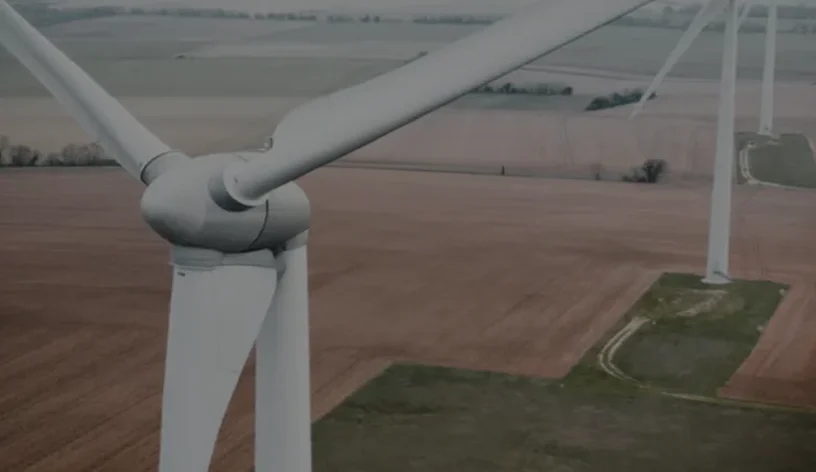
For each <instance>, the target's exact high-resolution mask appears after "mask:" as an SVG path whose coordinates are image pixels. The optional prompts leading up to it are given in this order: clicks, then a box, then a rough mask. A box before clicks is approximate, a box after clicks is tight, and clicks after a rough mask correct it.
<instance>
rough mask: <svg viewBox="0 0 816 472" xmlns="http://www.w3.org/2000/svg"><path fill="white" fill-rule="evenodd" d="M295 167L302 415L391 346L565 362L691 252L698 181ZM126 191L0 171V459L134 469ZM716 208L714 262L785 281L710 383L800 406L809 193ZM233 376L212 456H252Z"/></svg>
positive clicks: (804, 387) (139, 427)
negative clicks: (718, 229) (300, 237)
mask: <svg viewBox="0 0 816 472" xmlns="http://www.w3.org/2000/svg"><path fill="white" fill-rule="evenodd" d="M302 183H303V185H304V187H305V188H306V189H307V191H308V193H309V195H310V197H311V198H312V202H313V206H314V226H313V227H314V231H313V237H312V243H311V248H312V249H311V253H310V257H311V259H310V266H311V289H312V295H311V296H312V298H311V299H312V310H313V311H312V352H313V362H312V366H313V373H312V379H313V405H314V415H315V417H318V416H320V415H321V414H323V413H325V412H326V411H328V410H329V409H330V408H331V407H332V406H333V405H335V404H336V403H337V402H339V401H340V400H342V398H343V397H344V396H345V395H347V394H348V393H350V392H351V391H353V389H354V388H356V387H357V386H358V385H359V384H360V383H361V382H362V381H363V380H364V379H366V378H367V377H369V376H371V375H374V374H376V373H377V372H378V371H379V370H380V369H382V368H383V367H384V366H385V365H387V363H388V362H389V361H392V360H395V359H408V360H415V361H420V362H427V363H435V364H445V365H452V366H462V367H473V368H482V369H493V370H500V371H507V372H512V373H520V374H529V375H540V376H549V377H553V376H561V375H564V374H565V373H566V372H567V371H568V370H569V368H570V367H571V366H572V365H573V363H574V362H575V361H576V360H578V359H579V358H580V357H581V355H582V354H583V352H584V351H585V350H586V349H587V348H589V347H590V346H591V345H592V344H593V343H594V342H595V341H596V340H597V339H598V338H599V337H600V335H601V334H602V333H603V332H604V331H606V330H607V329H608V328H609V327H610V326H612V325H613V324H614V323H615V321H616V320H617V319H618V317H619V316H621V315H622V314H623V313H624V312H625V311H626V310H627V309H628V308H629V306H630V305H631V304H632V303H633V302H634V301H635V299H636V298H637V297H638V296H639V294H640V293H641V292H642V291H643V290H645V288H646V287H647V286H648V285H649V284H650V283H651V281H652V280H653V278H654V277H655V276H656V275H657V274H658V273H660V272H661V271H665V270H674V271H699V270H701V269H702V267H703V265H704V257H705V244H706V230H707V214H708V195H709V190H708V189H707V188H706V187H700V186H668V185H666V186H640V185H632V184H622V183H604V182H591V181H566V180H564V181H559V180H545V179H519V178H502V177H486V176H482V177H479V176H466V175H451V174H431V173H411V172H386V171H372V170H352V169H325V170H321V171H318V172H316V173H314V174H313V175H311V176H309V177H307V178H305V179H304V181H303V182H302ZM140 193H141V188H140V187H139V186H138V185H136V184H135V183H134V182H132V181H131V180H130V179H129V178H127V176H126V175H124V174H123V173H122V172H120V171H118V170H106V169H64V170H56V169H39V170H22V171H13V170H11V171H4V172H2V173H0V225H2V228H0V261H2V265H0V275H1V276H2V278H0V470H3V471H9V472H21V471H72V472H81V471H86V470H103V471H111V472H114V471H115V472H122V471H142V470H145V471H146V470H154V467H155V464H156V462H155V461H156V454H157V450H158V426H159V414H160V410H159V408H160V403H161V401H160V394H161V379H162V369H163V355H164V342H165V331H166V322H167V319H166V313H167V305H168V300H169V282H170V271H169V269H168V267H167V255H168V251H167V247H166V245H165V243H164V242H163V241H161V240H159V239H158V238H157V237H156V236H154V235H153V234H152V233H151V232H150V231H149V230H148V228H147V227H146V225H145V224H144V223H143V222H142V221H141V218H140V215H139V196H140ZM734 206H735V218H734V220H735V221H734V240H733V246H732V248H733V256H732V261H733V262H732V267H733V273H734V275H736V276H740V277H763V278H771V279H774V280H780V281H786V282H790V283H792V284H794V289H793V291H792V292H791V296H790V297H789V298H788V299H787V300H786V301H785V304H784V306H783V308H782V310H781V312H780V313H779V314H778V315H777V316H776V318H775V319H774V321H773V322H772V323H771V326H769V327H768V329H767V331H766V333H765V336H764V337H763V339H762V341H761V343H760V346H759V347H758V349H757V350H756V352H755V354H754V356H752V358H751V359H750V360H749V362H747V363H746V365H745V366H743V369H742V370H741V371H740V374H739V375H738V378H739V381H738V382H737V381H734V382H732V384H733V385H732V386H731V388H730V389H729V393H731V394H734V395H741V396H748V397H751V396H760V397H763V398H769V397H774V396H776V397H779V396H780V395H782V396H783V397H786V398H788V397H789V398H793V399H795V400H797V401H799V402H804V403H810V404H816V382H815V381H814V379H816V357H814V355H813V350H814V347H815V346H816V341H815V340H814V338H813V336H810V335H809V333H812V332H813V331H812V330H813V328H814V327H813V326H811V325H813V324H814V322H813V321H812V317H811V316H809V315H810V314H811V313H812V312H813V306H814V303H816V302H814V293H816V291H814V290H813V288H814V280H816V273H815V272H816V271H814V268H813V261H814V260H816V245H814V244H813V243H812V235H813V234H814V232H816V217H815V216H813V211H812V209H813V208H814V206H816V193H815V192H809V191H785V190H779V189H763V188H738V189H737V190H736V194H735V197H734ZM250 365H251V362H250ZM252 383H253V379H252V369H251V368H250V369H248V370H247V372H246V374H245V376H244V378H243V380H242V382H241V384H240V385H239V388H238V392H237V393H236V395H235V398H234V400H233V403H232V405H231V408H230V410H229V413H228V417H227V419H226V423H225V427H224V429H223V430H222V435H221V439H220V440H219V444H218V448H217V453H216V456H215V466H214V469H213V470H217V471H234V470H248V469H249V467H250V465H251V461H252V447H253V446H252V439H251V438H252V428H253V418H252V407H253V406H252ZM794 390H795V391H797V392H799V394H798V396H796V397H795V398H794V397H793V396H792V395H790V394H788V393H785V392H789V391H794Z"/></svg>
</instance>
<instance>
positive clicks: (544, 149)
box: [0, 84, 816, 181]
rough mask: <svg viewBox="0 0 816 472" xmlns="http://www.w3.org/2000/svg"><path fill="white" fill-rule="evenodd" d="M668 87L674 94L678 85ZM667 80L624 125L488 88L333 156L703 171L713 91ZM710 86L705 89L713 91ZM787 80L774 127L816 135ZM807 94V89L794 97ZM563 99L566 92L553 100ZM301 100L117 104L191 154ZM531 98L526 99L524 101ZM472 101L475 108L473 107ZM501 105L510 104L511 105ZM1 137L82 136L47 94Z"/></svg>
mask: <svg viewBox="0 0 816 472" xmlns="http://www.w3.org/2000/svg"><path fill="white" fill-rule="evenodd" d="M677 87H679V88H680V89H679V90H678V89H677ZM677 87H676V88H672V87H669V93H668V94H667V95H665V96H663V95H661V96H660V97H659V98H658V99H657V100H653V101H651V102H649V104H648V106H647V107H646V108H645V111H644V113H643V115H641V116H640V117H639V118H638V119H636V120H634V121H629V120H628V119H627V118H628V114H629V112H630V110H631V108H630V107H621V108H618V109H612V110H604V111H600V112H593V113H584V112H574V111H564V110H553V109H550V108H549V107H550V105H548V100H549V99H547V98H540V97H535V99H533V100H531V98H529V97H527V98H524V97H522V98H520V99H514V100H518V101H519V103H521V102H526V103H527V108H526V109H507V108H504V107H505V105H507V104H505V105H502V108H489V107H487V106H486V103H487V102H489V101H491V100H503V99H504V98H503V97H496V96H494V95H492V94H484V95H480V96H476V95H471V96H468V97H467V98H466V99H465V100H463V101H462V102H461V103H460V104H458V105H456V106H450V107H445V108H443V109H441V110H439V111H436V112H434V113H431V114H429V115H427V116H425V117H423V118H421V119H419V120H418V121H416V122H414V123H412V124H410V125H408V126H406V127H405V128H403V129H400V130H398V131H396V132H394V133H392V134H390V135H388V136H386V137H384V138H382V139H380V140H378V141H376V142H375V143H372V144H371V145H369V146H366V147H364V148H362V149H360V150H358V151H357V152H355V153H353V154H351V155H349V156H348V157H346V158H345V159H344V161H345V162H352V161H358V162H366V163H377V164H384V165H391V166H394V165H405V164H411V165H418V166H427V167H431V168H441V167H446V168H455V169H462V170H471V171H474V172H480V173H493V174H498V173H500V170H501V167H502V166H505V167H506V168H507V170H508V172H507V173H508V174H521V175H544V176H551V177H577V178H593V174H594V172H595V170H596V169H601V170H602V173H603V174H605V177H608V178H611V179H614V180H617V179H618V177H619V175H620V174H621V173H624V172H626V171H628V170H629V169H630V168H631V167H632V166H636V165H640V164H641V163H642V162H643V161H645V160H646V159H653V158H658V159H664V160H665V161H666V162H667V163H668V164H669V172H670V173H671V176H672V178H674V179H675V180H679V181H683V180H691V181H696V180H699V179H701V178H702V179H704V180H705V179H708V178H710V175H711V171H712V168H713V162H712V161H713V156H714V144H715V139H714V138H715V132H716V131H715V126H714V113H715V111H716V108H715V107H716V95H714V96H710V95H708V94H707V93H706V92H705V91H704V89H702V88H701V86H700V85H699V84H698V88H697V90H689V89H688V88H682V84H679V85H677ZM715 88H716V87H715ZM811 88H812V89H813V90H812V91H810V90H805V89H802V88H801V87H798V86H796V87H795V86H794V85H788V86H786V87H782V88H780V91H779V92H778V94H777V95H778V97H777V98H778V100H777V108H778V110H779V112H778V119H777V128H778V131H780V132H792V133H805V134H806V135H809V136H816V118H813V117H812V116H811V115H809V113H810V110H813V109H814V107H816V88H813V87H811ZM754 92H756V87H755V86H754V85H751V84H747V85H744V86H743V87H742V88H741V93H740V97H741V99H740V103H741V105H742V106H741V107H740V114H739V116H738V127H737V129H738V130H753V129H755V128H756V118H755V117H756V115H757V113H756V110H755V108H756V102H757V100H756V99H755V98H756V94H755V93H754ZM805 92H808V93H805ZM553 98H568V99H570V98H574V97H553ZM304 100H306V98H302V97H194V98H187V97H185V98H177V97H150V98H147V97H145V98H124V99H123V103H124V104H125V106H126V107H128V109H130V110H131V111H132V112H133V113H134V114H135V115H136V116H137V117H138V118H139V119H140V120H142V121H143V122H144V123H145V124H146V125H147V126H148V128H150V129H152V130H154V131H155V132H156V133H157V134H158V135H159V136H160V137H161V138H162V139H163V140H165V141H167V142H168V143H170V144H171V145H172V146H175V147H177V148H179V149H182V150H184V151H187V152H189V153H191V154H201V153H211V152H224V151H233V150H239V149H248V148H256V147H259V146H260V145H261V144H262V143H263V142H264V138H265V137H266V136H268V135H270V134H271V133H272V131H273V130H274V128H275V125H276V123H277V122H278V121H279V120H280V119H282V118H283V116H284V115H285V114H286V112H287V111H288V110H290V109H291V108H293V107H295V106H296V105H297V104H299V103H302V102H303V101H304ZM531 102H537V104H533V105H531V104H530V103H531ZM479 103H481V104H479ZM509 105H512V103H510V104H509ZM0 109H3V110H7V111H8V113H4V114H3V116H0V135H7V136H9V138H10V139H11V140H12V142H14V143H21V144H27V145H30V146H33V147H35V148H38V149H41V150H44V151H52V150H58V149H59V148H61V147H62V146H64V145H66V144H68V143H72V142H85V141H86V140H87V139H88V138H87V135H86V134H85V133H84V132H83V131H82V130H81V129H80V128H79V126H78V125H77V124H76V123H75V122H74V120H73V119H72V118H71V117H70V116H69V115H68V114H67V113H66V112H65V111H64V110H63V109H62V108H60V107H59V106H58V105H57V103H56V102H55V101H54V100H53V99H50V98H0Z"/></svg>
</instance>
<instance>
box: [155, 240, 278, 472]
mask: <svg viewBox="0 0 816 472" xmlns="http://www.w3.org/2000/svg"><path fill="white" fill-rule="evenodd" d="M267 254H268V257H266V255H267ZM219 256H220V254H219V253H216V252H214V251H206V250H193V249H185V248H178V247H176V248H174V262H173V264H174V268H173V293H172V296H171V299H170V325H169V329H168V339H167V361H166V366H165V375H164V396H163V404H162V429H161V451H160V459H159V471H160V472H178V471H206V470H209V464H210V461H211V460H212V453H213V448H214V446H215V442H216V439H217V438H218V431H219V430H220V428H221V422H222V421H223V418H224V414H225V412H226V410H227V405H228V404H229V401H230V398H231V397H232V394H233V391H234V390H235V386H236V384H237V382H238V377H239V376H240V374H241V370H242V369H243V367H244V364H245V363H246V359H247V356H248V355H249V352H250V350H251V349H252V345H253V344H254V342H255V339H256V338H257V336H258V332H259V331H260V329H261V325H262V324H263V321H264V318H266V315H267V313H268V311H269V309H270V306H271V304H272V299H273V297H274V294H275V287H276V284H277V271H276V269H275V266H274V264H275V262H274V256H273V254H272V252H271V251H260V252H258V253H253V254H252V256H258V257H266V259H267V263H266V264H263V265H261V266H257V265H239V264H241V262H242V261H240V260H233V261H230V260H227V261H219ZM228 257H230V258H240V257H242V256H228ZM208 260H209V262H212V263H211V264H208V263H207V262H208Z"/></svg>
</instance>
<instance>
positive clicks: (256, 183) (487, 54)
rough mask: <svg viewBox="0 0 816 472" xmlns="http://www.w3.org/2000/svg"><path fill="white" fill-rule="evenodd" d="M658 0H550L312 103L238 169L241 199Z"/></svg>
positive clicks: (230, 175)
mask: <svg viewBox="0 0 816 472" xmlns="http://www.w3.org/2000/svg"><path fill="white" fill-rule="evenodd" d="M647 3H650V0H603V1H598V0H549V1H543V2H539V3H537V4H535V5H531V6H530V7H528V8H525V9H523V10H522V11H521V12H519V13H518V14H516V15H514V16H511V17H509V18H506V19H504V20H501V21H499V22H497V23H495V24H493V25H491V26H489V27H487V28H485V29H484V30H482V31H479V32H477V33H475V34H473V35H471V36H470V37H467V38H464V39H462V40H459V41H456V42H454V43H452V44H449V45H447V46H445V47H443V48H440V49H438V50H436V51H433V52H431V53H429V54H427V55H425V56H424V57H422V58H420V59H417V60H415V61H413V62H410V63H408V64H406V65H404V66H402V67H400V68H399V69H396V70H393V71H390V72H388V73H385V74H382V75H380V76H378V77H375V78H373V79H371V80H369V81H367V82H364V83H362V84H359V85H357V86H354V87H350V88H347V89H344V90H341V91H338V92H335V93H332V94H330V95H327V96H323V97H320V98H318V99H316V100H313V101H311V102H308V103H306V104H305V105H303V106H301V107H299V108H296V109H295V110H294V111H292V112H291V113H289V114H288V115H287V116H286V117H285V118H284V119H283V121H282V122H281V123H280V124H279V125H278V127H277V129H276V130H275V132H274V134H273V140H274V146H273V148H272V149H271V150H270V151H269V152H268V153H267V157H266V158H262V159H256V160H254V161H251V162H249V163H246V164H243V165H237V166H232V167H231V168H229V169H228V170H227V172H226V173H225V179H224V185H225V186H226V188H227V191H228V192H229V193H230V195H231V196H232V198H233V199H235V200H236V201H238V202H241V203H244V204H246V205H250V206H252V205H257V204H259V203H260V202H261V201H262V200H263V198H264V197H265V195H266V194H267V193H268V192H269V191H271V190H273V189H274V188H277V187H279V186H281V185H283V184H285V183H286V182H289V181H292V180H294V179H296V178H298V177H300V176H302V175H304V174H306V173H308V172H310V171H312V170H314V169H316V168H318V167H320V166H322V165H324V164H327V163H329V162H331V161H333V160H335V159H338V158H340V157H342V156H344V155H346V154H347V153H349V152H351V151H353V150H355V149H357V148H359V147H361V146H364V145H366V144H368V143H370V142H372V141H374V140H376V139H377V138H380V137H381V136H383V135H385V134H387V133H389V132H391V131H393V130H395V129H398V128H400V127H402V126H404V125H406V124H408V123H410V122H411V121H414V120H416V119H417V118H419V117H421V116H422V115H425V114H427V113H429V112H431V111H433V110H435V109H437V108H439V107H441V106H443V105H445V104H447V103H449V102H450V101H452V100H454V99H456V98H458V97H460V96H462V95H464V94H466V93H468V92H469V91H471V90H473V89H474V88H476V87H478V86H480V85H483V84H485V83H487V82H489V81H491V80H493V79H496V78H498V77H501V76H502V75H505V74H507V73H508V72H510V71H512V70H514V69H517V68H518V67H521V66H523V65H524V64H527V63H529V62H531V61H533V60H535V59H536V58H538V57H541V56H543V55H544V54H546V53H548V52H551V51H553V50H555V49H558V48H560V47H562V46H564V45H565V44H567V43H569V42H572V41H573V40H575V39H577V38H579V37H581V36H583V35H586V34H587V33H590V32H592V31H594V30H595V29H597V28H600V27H601V26H603V25H605V24H607V23H609V22H610V21H613V20H615V19H617V18H619V17H621V16H623V15H625V14H627V13H629V12H631V11H633V10H635V9H637V8H638V7H640V6H642V5H645V4H647Z"/></svg>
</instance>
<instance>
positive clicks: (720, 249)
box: [703, 0, 739, 284]
mask: <svg viewBox="0 0 816 472" xmlns="http://www.w3.org/2000/svg"><path fill="white" fill-rule="evenodd" d="M725 12H726V23H725V38H724V45H723V61H722V77H721V81H720V105H719V112H718V116H717V154H716V156H715V157H714V184H713V186H712V190H711V215H710V223H709V233H708V262H707V264H706V275H705V278H704V279H703V281H704V282H706V283H710V284H720V283H728V282H729V281H730V279H729V275H728V257H729V242H730V239H731V185H732V182H733V179H734V170H735V166H734V108H735V98H736V97H735V95H736V94H735V91H736V80H737V41H738V38H737V33H738V32H737V22H738V21H739V18H738V12H737V5H736V0H728V5H727V7H726V9H725Z"/></svg>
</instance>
